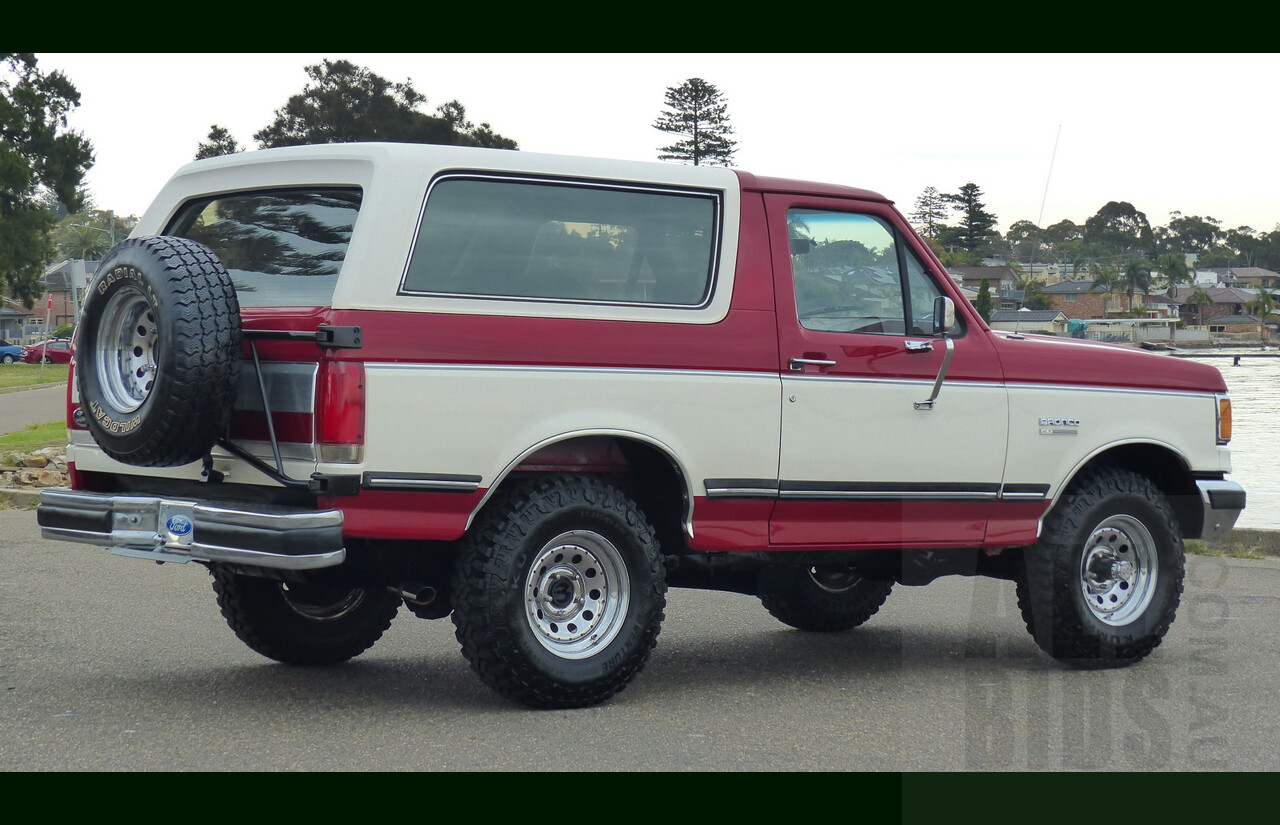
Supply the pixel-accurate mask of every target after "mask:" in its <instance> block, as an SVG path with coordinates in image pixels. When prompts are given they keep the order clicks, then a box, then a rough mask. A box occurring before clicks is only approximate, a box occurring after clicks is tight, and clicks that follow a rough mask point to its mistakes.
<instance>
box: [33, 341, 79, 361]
mask: <svg viewBox="0 0 1280 825" xmlns="http://www.w3.org/2000/svg"><path fill="white" fill-rule="evenodd" d="M22 360H23V361H26V362H27V363H28V364H39V363H40V362H41V361H43V362H44V363H46V364H67V363H70V362H71V339H70V338H50V339H49V340H48V341H41V342H40V343H38V344H32V345H31V346H29V347H23V348H22Z"/></svg>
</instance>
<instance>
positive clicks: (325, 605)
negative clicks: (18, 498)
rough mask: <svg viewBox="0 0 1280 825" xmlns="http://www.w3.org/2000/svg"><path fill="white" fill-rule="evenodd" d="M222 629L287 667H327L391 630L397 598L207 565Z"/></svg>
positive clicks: (373, 591) (383, 592)
mask: <svg viewBox="0 0 1280 825" xmlns="http://www.w3.org/2000/svg"><path fill="white" fill-rule="evenodd" d="M212 573H213V590H214V592H215V593H216V594H217V596H218V606H219V607H220V608H221V610H222V616H223V618H225V619H226V620H227V624H228V625H229V626H230V627H231V629H232V630H234V631H235V634H236V636H238V637H239V638H240V640H241V641H242V642H244V643H245V644H246V645H248V646H249V647H250V648H251V649H253V650H255V651H257V652H258V653H261V654H262V655H263V656H266V657H267V658H269V659H275V660H276V661H278V662H284V663H285V664H291V665H332V664H338V663H340V662H345V661H347V660H348V659H350V658H352V657H354V656H358V655H359V654H361V653H363V652H364V651H366V650H368V649H369V648H370V647H372V646H373V644H374V643H375V642H376V641H378V639H380V638H382V634H383V633H384V632H386V630H387V628H388V627H390V626H391V620H392V619H394V618H395V615H396V611H397V610H398V609H399V607H400V600H401V599H400V595H399V594H398V593H395V592H392V591H391V590H389V589H386V588H376V587H374V588H367V589H366V588H362V587H351V586H349V585H333V584H327V583H325V584H320V583H305V584H303V583H289V582H282V581H277V580H274V579H267V578H261V577H258V576H244V575H239V574H236V573H234V572H232V571H231V570H229V569H227V568H226V567H224V566H222V565H213V569H212Z"/></svg>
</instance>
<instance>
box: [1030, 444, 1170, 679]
mask: <svg viewBox="0 0 1280 825" xmlns="http://www.w3.org/2000/svg"><path fill="white" fill-rule="evenodd" d="M1041 535H1042V537H1041V540H1040V541H1039V542H1038V543H1037V544H1036V545H1035V546H1033V547H1030V548H1028V549H1027V550H1026V551H1025V555H1024V568H1025V569H1024V572H1023V575H1022V576H1021V577H1020V579H1019V581H1018V583H1017V593H1018V605H1019V607H1020V609H1021V611H1022V615H1023V618H1024V619H1025V621H1026V624H1027V629H1028V631H1030V632H1031V635H1032V636H1033V637H1034V638H1035V640H1036V643H1037V644H1038V645H1039V646H1040V647H1041V649H1042V650H1044V651H1045V652H1046V653H1048V654H1049V655H1050V656H1053V657H1054V658H1056V659H1060V660H1063V661H1066V662H1068V663H1071V664H1075V665H1077V666H1081V667H1107V666H1116V665H1124V664H1128V663H1130V662H1134V661H1137V660H1139V659H1141V658H1143V657H1144V656H1146V655H1147V654H1149V653H1150V652H1151V651H1152V650H1154V649H1155V648H1156V646H1157V645H1159V644H1160V641H1161V639H1162V638H1163V637H1164V635H1165V633H1166V632H1167V631H1168V630H1169V626H1170V625H1171V624H1172V623H1173V619H1174V615H1175V614H1176V612H1177V609H1178V602H1179V601H1180V599H1181V595H1182V580H1183V573H1184V568H1185V558H1184V556H1183V550H1182V534H1181V532H1180V530H1179V526H1178V521H1177V517H1176V516H1175V515H1174V513H1173V510H1172V508H1171V507H1170V505H1169V502H1168V500H1167V499H1166V498H1165V496H1164V494H1163V493H1161V492H1160V490H1159V489H1158V488H1157V487H1156V486H1155V485H1154V484H1153V483H1152V482H1151V481H1150V480H1149V479H1147V478H1145V477H1144V476H1140V475H1138V474H1136V473H1133V472H1131V471H1128V470H1120V469H1107V470H1101V471H1094V472H1092V473H1090V474H1089V475H1087V476H1084V477H1082V478H1080V479H1079V480H1077V481H1076V482H1075V483H1073V484H1072V486H1071V489H1069V490H1068V491H1067V492H1066V493H1065V494H1064V495H1063V497H1062V500H1061V501H1060V502H1059V503H1058V506H1057V507H1056V508H1055V509H1054V511H1053V512H1052V513H1050V514H1049V516H1048V517H1046V519H1045V524H1044V530H1043V531H1042V534H1041Z"/></svg>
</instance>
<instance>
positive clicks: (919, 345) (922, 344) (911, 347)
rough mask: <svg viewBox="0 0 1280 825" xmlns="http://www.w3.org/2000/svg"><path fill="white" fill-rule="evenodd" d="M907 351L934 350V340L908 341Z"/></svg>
mask: <svg viewBox="0 0 1280 825" xmlns="http://www.w3.org/2000/svg"><path fill="white" fill-rule="evenodd" d="M907 352H933V342H932V341H908V342H907Z"/></svg>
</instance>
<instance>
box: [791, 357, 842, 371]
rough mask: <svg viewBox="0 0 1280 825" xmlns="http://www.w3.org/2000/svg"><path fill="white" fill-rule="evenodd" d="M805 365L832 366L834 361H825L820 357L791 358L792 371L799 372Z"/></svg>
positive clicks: (834, 363)
mask: <svg viewBox="0 0 1280 825" xmlns="http://www.w3.org/2000/svg"><path fill="white" fill-rule="evenodd" d="M806 365H807V366H810V367H834V366H835V365H836V362H835V361H825V360H823V359H821V358H792V359H791V371H792V372H801V371H803V370H804V368H805V366H806Z"/></svg>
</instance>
